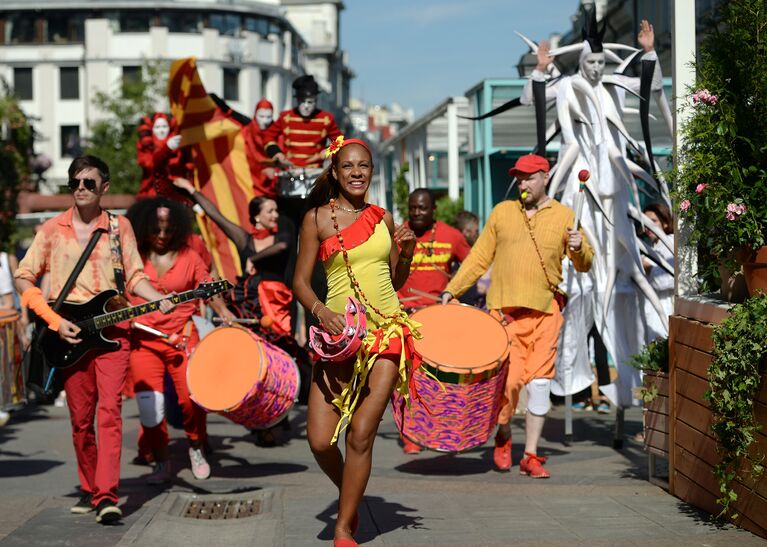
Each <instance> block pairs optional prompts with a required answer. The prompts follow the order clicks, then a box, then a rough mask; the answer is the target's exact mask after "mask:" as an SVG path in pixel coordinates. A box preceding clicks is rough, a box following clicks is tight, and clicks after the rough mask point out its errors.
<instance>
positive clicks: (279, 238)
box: [173, 178, 293, 335]
mask: <svg viewBox="0 0 767 547" xmlns="http://www.w3.org/2000/svg"><path fill="white" fill-rule="evenodd" d="M173 184H174V185H175V186H176V187H177V188H180V189H182V190H186V191H187V192H188V193H189V195H191V196H192V199H193V200H194V201H195V202H197V203H198V204H199V205H200V207H202V209H203V210H204V211H205V214H206V215H208V216H209V217H210V219H211V220H212V221H213V222H215V223H216V224H217V225H218V227H219V228H221V230H222V231H223V232H224V233H225V234H226V236H227V237H228V238H229V239H230V240H231V241H232V243H234V246H235V247H236V248H237V252H238V253H239V255H240V265H241V266H242V271H243V274H244V275H243V278H245V279H247V283H248V285H250V286H253V288H254V289H255V290H256V291H257V292H258V303H259V305H260V311H261V316H267V317H269V318H271V320H272V322H271V323H270V327H269V330H271V331H274V332H275V333H277V334H279V335H290V333H291V326H290V324H291V313H290V304H291V302H292V300H293V292H292V291H291V290H290V289H289V288H288V286H287V284H286V281H287V275H288V272H289V269H290V257H291V250H292V247H293V237H292V234H290V233H288V232H287V231H281V230H280V229H279V226H278V222H277V221H278V219H279V216H280V215H279V212H278V211H277V202H275V201H274V200H273V199H269V198H267V197H264V196H259V197H255V198H253V199H252V200H250V204H249V205H248V213H249V216H250V223H251V225H252V226H253V229H252V230H251V231H250V232H248V231H247V230H245V229H244V228H242V227H240V226H238V225H237V224H235V223H233V222H231V221H230V220H229V219H227V218H226V217H225V216H224V215H222V214H221V212H220V211H219V210H218V209H217V208H216V206H215V204H214V203H213V202H212V201H210V200H209V199H208V198H206V197H205V196H204V195H203V194H202V193H200V192H198V191H197V190H196V189H195V188H194V186H193V185H192V183H191V182H189V181H188V180H186V179H183V178H177V179H174V180H173ZM254 276H256V277H254ZM248 278H252V279H248ZM243 281H244V280H240V283H242V282H243ZM254 284H257V286H254ZM241 311H242V310H241ZM240 315H242V314H240ZM266 334H269V332H267V333H266Z"/></svg>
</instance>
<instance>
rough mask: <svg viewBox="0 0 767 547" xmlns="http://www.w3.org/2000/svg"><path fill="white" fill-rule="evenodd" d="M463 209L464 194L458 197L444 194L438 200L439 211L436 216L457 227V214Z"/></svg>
mask: <svg viewBox="0 0 767 547" xmlns="http://www.w3.org/2000/svg"><path fill="white" fill-rule="evenodd" d="M461 211H463V196H460V197H459V198H458V199H450V196H442V197H441V198H439V199H438V200H437V211H436V213H435V214H434V218H436V219H437V220H441V221H442V222H444V223H445V224H449V225H450V226H453V227H455V216H456V215H457V214H458V213H459V212H461Z"/></svg>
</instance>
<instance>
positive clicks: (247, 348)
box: [186, 327, 266, 411]
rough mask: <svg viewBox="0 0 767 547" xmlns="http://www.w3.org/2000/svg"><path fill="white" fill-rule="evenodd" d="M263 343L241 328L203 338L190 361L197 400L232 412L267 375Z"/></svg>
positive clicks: (191, 383)
mask: <svg viewBox="0 0 767 547" xmlns="http://www.w3.org/2000/svg"><path fill="white" fill-rule="evenodd" d="M262 353H263V349H262V346H261V343H260V342H259V340H258V337H256V336H255V335H254V334H252V333H251V332H250V331H247V330H245V329H241V328H238V327H221V328H217V329H215V330H213V331H211V332H210V333H209V334H208V335H207V336H205V338H203V339H202V340H201V341H200V343H199V344H197V347H196V348H195V350H194V353H193V354H192V357H191V358H190V359H189V365H188V367H187V372H186V381H187V384H188V386H189V391H190V393H191V394H192V396H193V397H194V400H195V401H196V402H197V404H199V405H200V406H202V407H203V408H205V409H206V410H211V411H222V410H229V409H230V408H233V407H235V406H237V405H238V404H239V403H240V402H242V400H243V399H245V398H246V397H247V395H248V393H249V392H250V390H251V388H252V387H253V386H254V385H255V384H256V383H257V382H258V381H259V380H261V379H263V377H264V376H265V375H266V366H265V364H264V360H263V355H262Z"/></svg>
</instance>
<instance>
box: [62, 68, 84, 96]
mask: <svg viewBox="0 0 767 547" xmlns="http://www.w3.org/2000/svg"><path fill="white" fill-rule="evenodd" d="M79 70H80V69H78V68H77V67H76V66H63V67H61V68H60V69H59V90H60V93H59V97H60V98H61V99H62V100H66V99H79V98H80V72H79Z"/></svg>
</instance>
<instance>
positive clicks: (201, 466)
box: [189, 448, 210, 481]
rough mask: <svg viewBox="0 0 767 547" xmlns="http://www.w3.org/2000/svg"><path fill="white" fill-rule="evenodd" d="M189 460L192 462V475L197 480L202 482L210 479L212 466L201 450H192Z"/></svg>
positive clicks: (190, 450)
mask: <svg viewBox="0 0 767 547" xmlns="http://www.w3.org/2000/svg"><path fill="white" fill-rule="evenodd" d="M189 460H190V461H191V462H192V475H194V478H195V479H197V480H200V481H202V480H205V479H207V478H208V477H210V465H208V462H207V461H206V460H205V456H204V455H203V453H202V449H201V448H190V449H189Z"/></svg>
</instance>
